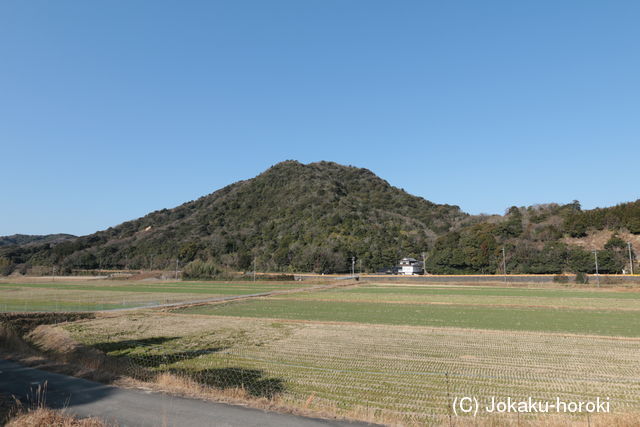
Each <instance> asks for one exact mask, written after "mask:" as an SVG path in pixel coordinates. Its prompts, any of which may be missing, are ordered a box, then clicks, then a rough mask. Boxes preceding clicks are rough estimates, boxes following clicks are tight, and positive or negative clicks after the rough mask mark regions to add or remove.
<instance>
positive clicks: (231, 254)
mask: <svg viewBox="0 0 640 427" xmlns="http://www.w3.org/2000/svg"><path fill="white" fill-rule="evenodd" d="M468 217H469V216H468V215H467V214H465V213H463V212H462V211H461V210H460V209H459V208H458V207H457V206H449V205H438V204H434V203H431V202H429V201H427V200H425V199H423V198H420V197H416V196H412V195H410V194H408V193H406V192H405V191H404V190H401V189H398V188H396V187H393V186H391V185H389V183H388V182H386V181H384V180H383V179H381V178H379V177H377V176H376V175H375V174H373V173H372V172H370V171H369V170H367V169H360V168H356V167H351V166H342V165H339V164H336V163H331V162H319V163H311V164H307V165H305V164H301V163H299V162H296V161H286V162H282V163H279V164H277V165H275V166H273V167H271V168H270V169H268V170H267V171H265V172H264V173H262V174H261V175H259V176H257V177H255V178H253V179H249V180H246V181H240V182H236V183H234V184H231V185H229V186H227V187H225V188H223V189H221V190H218V191H216V192H214V193H212V194H210V195H207V196H204V197H202V198H200V199H198V200H195V201H191V202H188V203H185V204H183V205H181V206H178V207H176V208H174V209H164V210H160V211H156V212H153V213H151V214H149V215H147V216H145V217H143V218H140V219H137V220H133V221H129V222H125V223H123V224H121V225H118V226H116V227H113V228H109V229H108V230H105V231H101V232H97V233H95V234H92V235H88V236H83V237H79V238H77V239H74V240H71V241H66V242H62V243H60V244H57V245H49V244H45V245H40V246H36V247H34V246H29V247H26V246H22V247H10V248H5V249H3V250H2V251H0V256H3V257H4V258H5V260H9V262H10V263H11V265H13V266H15V265H20V264H23V265H57V266H60V267H63V268H65V269H75V268H86V269H91V268H124V267H128V268H165V267H170V266H173V265H175V260H176V259H179V260H180V263H182V264H183V265H184V264H186V263H189V262H191V261H193V260H196V259H201V260H207V261H212V262H213V263H216V264H217V265H219V266H220V267H221V268H229V269H240V270H244V269H248V268H250V266H252V264H253V263H254V262H255V265H256V267H257V268H258V269H260V270H268V271H288V270H295V271H321V272H336V271H345V270H346V269H348V266H349V261H348V260H349V258H350V257H351V256H358V259H359V262H361V263H362V266H363V267H364V268H367V269H375V268H379V267H382V266H386V265H394V264H395V263H396V262H397V260H398V258H399V257H401V256H405V255H407V254H419V253H421V252H424V251H426V250H427V249H428V248H429V247H430V246H433V244H434V242H435V240H436V238H437V237H438V236H440V235H442V234H444V233H446V232H448V231H449V230H451V229H454V228H456V227H457V225H458V224H460V223H461V222H463V221H465V220H467V219H468ZM360 260H361V261H360ZM5 263H6V261H5Z"/></svg>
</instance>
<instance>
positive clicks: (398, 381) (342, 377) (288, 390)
mask: <svg viewBox="0 0 640 427" xmlns="http://www.w3.org/2000/svg"><path fill="white" fill-rule="evenodd" d="M325 338H330V337H325ZM416 338H417V337H414V339H413V340H411V341H412V342H409V341H407V342H405V344H406V347H405V348H402V342H403V340H402V339H400V340H395V341H393V340H392V341H389V342H388V345H387V346H377V345H376V346H374V345H370V346H366V345H364V346H363V345H362V339H361V338H355V337H354V339H353V345H352V346H350V347H348V346H345V345H344V344H345V343H344V342H339V343H335V345H331V343H329V342H328V341H325V342H318V341H312V342H309V341H307V342H305V341H304V340H301V339H299V340H296V341H294V342H288V343H287V348H286V349H284V348H277V345H270V344H268V343H267V344H259V345H253V346H246V347H243V348H238V347H237V346H232V345H230V346H229V347H227V346H225V345H221V346H219V347H211V348H194V349H188V348H184V349H181V350H180V351H167V349H166V341H165V340H166V338H159V337H156V338H149V339H144V340H126V341H121V342H113V343H98V344H96V346H97V347H98V348H101V349H103V350H104V351H106V352H107V353H109V354H112V355H114V357H115V359H114V360H116V361H117V363H119V365H118V366H119V368H118V369H119V370H120V372H122V373H123V374H125V375H127V376H131V377H133V378H137V379H140V380H145V381H157V380H158V378H160V377H162V378H163V381H164V382H165V383H166V382H167V381H169V382H170V379H169V380H168V379H167V378H168V376H169V377H171V378H175V379H176V380H178V381H179V380H188V381H191V382H192V383H193V385H194V386H197V387H202V388H204V389H208V390H210V391H212V392H216V391H218V392H222V393H225V392H226V393H231V394H233V395H241V396H243V397H246V398H253V399H263V400H264V399H267V400H275V401H278V402H286V403H287V404H288V405H292V406H295V407H304V408H309V409H317V410H326V409H327V408H331V410H332V412H335V413H337V414H343V415H350V414H360V415H359V416H360V417H362V414H367V419H370V420H376V421H387V422H392V423H395V422H398V423H401V424H404V423H406V424H412V423H418V424H419V423H437V422H440V421H442V420H443V417H444V418H446V417H448V416H451V415H452V411H453V407H452V404H453V401H454V399H455V398H461V397H465V396H471V397H475V398H477V399H479V400H481V401H484V402H489V401H490V399H491V397H492V396H495V397H507V396H509V397H511V398H514V399H527V398H529V397H531V398H532V399H534V400H541V401H551V400H554V399H556V398H560V399H563V400H566V401H587V400H596V399H597V398H602V399H604V398H608V399H610V401H611V402H612V405H614V407H615V410H616V411H618V412H625V411H639V410H640V402H639V400H638V396H640V375H639V371H638V370H637V367H638V366H640V364H639V362H640V360H639V357H640V356H639V355H638V343H636V342H634V341H629V342H626V343H624V344H623V345H622V348H619V349H617V351H615V352H614V351H611V352H609V355H610V356H611V359H610V360H609V361H607V362H604V361H600V362H599V361H598V360H597V359H596V358H594V357H591V355H589V348H590V347H592V348H596V346H597V347H598V348H600V350H599V351H600V352H601V353H602V354H607V353H608V352H607V351H606V350H605V349H603V348H602V347H601V345H602V342H591V343H590V344H589V345H578V346H575V345H574V344H575V342H577V341H574V339H569V340H568V342H566V343H565V344H564V345H563V350H560V349H559V348H558V347H554V348H553V350H552V351H551V352H550V354H549V355H547V356H548V357H544V355H542V354H536V356H535V358H536V360H537V363H536V364H535V365H534V366H527V363H528V362H527V360H526V358H522V357H520V358H519V356H518V353H519V352H520V351H522V350H523V348H522V344H521V343H518V344H517V345H516V346H515V347H514V348H513V351H510V350H508V349H506V348H502V349H498V350H497V351H496V354H495V363H493V364H492V363H487V360H483V361H479V360H474V358H473V357H465V356H464V353H465V352H464V351H458V354H453V353H451V354H448V357H446V356H447V355H446V354H444V353H442V352H441V351H440V350H437V349H433V348H430V347H429V346H428V345H423V346H420V345H416V344H419V343H418V342H417V341H416ZM309 339H312V337H310V338H309ZM505 340H508V337H507V335H506V334H505V336H504V339H502V340H501V342H502V343H503V344H504V343H505ZM540 340H542V341H544V339H543V338H540V339H539V340H537V341H538V342H541V341H540ZM535 341H536V340H534V342H531V343H530V345H531V347H532V350H533V347H535V346H536V342H535ZM629 343H631V344H629ZM425 344H428V343H425ZM475 344H477V342H475V343H470V345H472V346H473V345H475ZM486 344H487V346H489V345H490V344H495V342H494V343H490V342H487V343H486ZM555 345H556V343H554V346H555ZM445 347H448V348H449V351H457V350H461V349H460V348H457V347H458V344H455V343H453V344H452V343H448V344H447V345H446V346H445ZM572 347H574V348H573V352H572ZM336 350H338V351H336ZM562 351H564V352H565V353H564V354H562ZM476 353H477V352H476ZM596 356H599V355H596ZM623 362H626V363H623ZM390 420H391V421H390Z"/></svg>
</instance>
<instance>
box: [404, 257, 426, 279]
mask: <svg viewBox="0 0 640 427" xmlns="http://www.w3.org/2000/svg"><path fill="white" fill-rule="evenodd" d="M422 272H423V265H422V261H418V260H417V259H415V258H402V259H401V260H400V271H399V272H398V273H400V274H406V275H413V274H422Z"/></svg>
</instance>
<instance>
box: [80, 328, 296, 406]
mask: <svg viewBox="0 0 640 427" xmlns="http://www.w3.org/2000/svg"><path fill="white" fill-rule="evenodd" d="M178 338H179V337H151V338H145V339H139V340H123V341H116V342H102V343H96V344H93V345H92V347H95V348H96V349H99V350H101V351H103V352H104V353H106V354H107V355H108V356H110V357H111V358H114V359H115V360H119V361H121V362H125V363H126V364H130V365H129V368H128V369H127V372H128V373H129V375H132V376H134V377H136V378H139V379H143V380H152V379H153V378H155V377H156V376H157V375H158V374H160V373H168V374H174V375H177V376H180V377H184V378H189V379H191V380H193V381H195V382H197V383H199V384H202V385H204V386H209V387H214V388H218V389H235V388H238V389H243V390H244V391H245V392H246V393H248V394H249V395H251V396H253V397H266V398H271V397H274V396H275V395H277V394H279V393H281V392H283V391H284V389H285V387H284V382H283V381H282V380H281V379H278V378H268V377H267V376H266V373H265V372H264V371H262V370H259V369H245V368H240V367H225V368H211V369H198V367H194V369H188V368H184V367H171V365H173V364H174V363H178V362H185V361H189V360H191V359H196V358H198V357H200V356H203V355H207V354H213V353H217V352H220V351H223V350H226V349H228V348H229V347H228V346H218V347H210V348H204V349H197V350H186V351H178V352H172V351H169V350H166V349H165V350H162V349H154V347H155V346H160V345H162V344H165V343H167V342H170V341H173V340H176V339H178ZM114 359H112V360H114ZM195 363H196V365H197V364H198V363H199V362H195ZM178 366H180V365H178ZM136 367H137V368H136ZM132 368H133V369H132Z"/></svg>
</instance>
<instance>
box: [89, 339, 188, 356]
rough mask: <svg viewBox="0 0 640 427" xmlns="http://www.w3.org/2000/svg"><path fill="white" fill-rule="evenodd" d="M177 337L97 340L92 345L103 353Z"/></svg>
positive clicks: (145, 345) (162, 341)
mask: <svg viewBox="0 0 640 427" xmlns="http://www.w3.org/2000/svg"><path fill="white" fill-rule="evenodd" d="M178 338H179V337H151V338H143V339H139V340H124V341H110V342H99V343H95V344H93V345H92V347H95V348H97V349H98V350H102V351H104V352H105V353H112V352H120V351H125V350H134V349H136V348H140V347H153V346H156V345H160V344H164V343H166V342H169V341H173V340H177V339H178Z"/></svg>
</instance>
